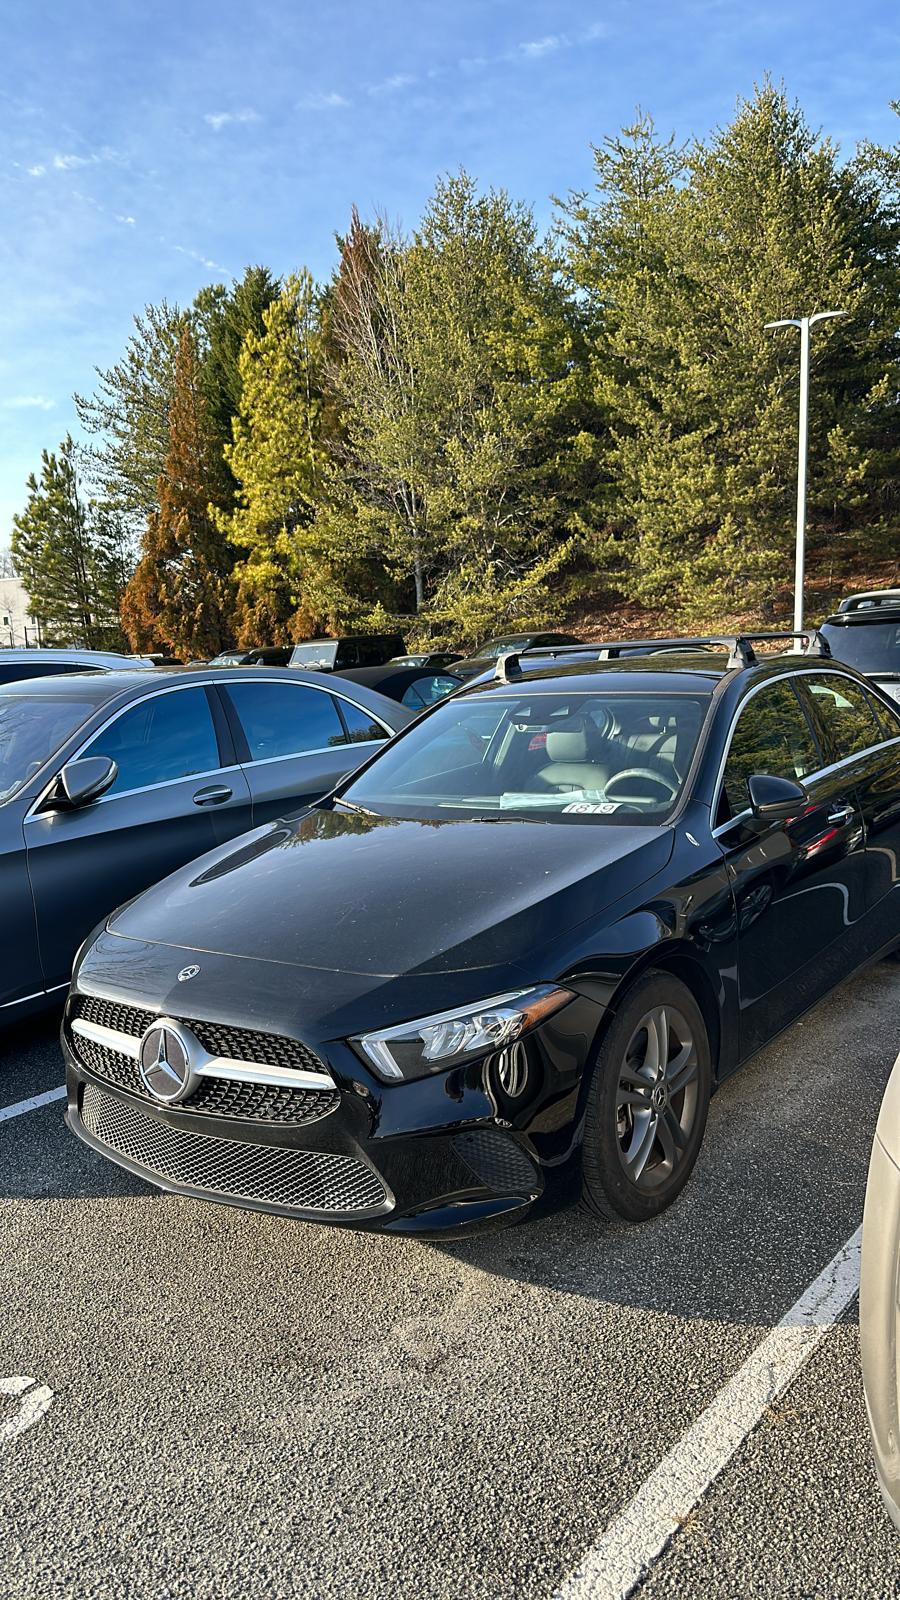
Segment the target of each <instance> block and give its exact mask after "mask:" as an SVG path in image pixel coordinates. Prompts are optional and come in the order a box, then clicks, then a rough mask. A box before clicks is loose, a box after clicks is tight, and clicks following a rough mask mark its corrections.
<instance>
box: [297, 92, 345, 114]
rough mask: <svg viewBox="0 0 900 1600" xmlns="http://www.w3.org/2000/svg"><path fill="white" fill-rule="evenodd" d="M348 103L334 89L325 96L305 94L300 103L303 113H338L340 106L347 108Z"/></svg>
mask: <svg viewBox="0 0 900 1600" xmlns="http://www.w3.org/2000/svg"><path fill="white" fill-rule="evenodd" d="M349 104H350V101H349V100H347V99H345V98H344V96H343V95H342V94H338V92H337V90H336V89H330V90H329V91H328V92H327V93H326V94H307V95H304V97H303V99H302V100H301V101H300V105H301V107H302V109H303V110H304V111H339V110H340V109H341V107H342V106H349Z"/></svg>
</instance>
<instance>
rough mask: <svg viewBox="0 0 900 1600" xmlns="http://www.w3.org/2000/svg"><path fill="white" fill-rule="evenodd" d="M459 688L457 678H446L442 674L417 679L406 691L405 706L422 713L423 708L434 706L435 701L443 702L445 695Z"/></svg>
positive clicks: (404, 696) (436, 673) (437, 673)
mask: <svg viewBox="0 0 900 1600" xmlns="http://www.w3.org/2000/svg"><path fill="white" fill-rule="evenodd" d="M458 688H459V683H458V681H457V679H456V678H445V677H444V676H443V674H442V673H440V672H435V673H432V674H431V675H430V676H428V677H422V678H416V679H415V681H414V682H413V683H411V684H410V685H409V686H408V688H407V689H406V692H405V694H404V695H403V704H404V705H405V706H410V707H411V708H412V710H414V711H420V710H421V709H422V707H423V706H433V705H434V702H435V700H443V698H444V696H445V695H447V694H450V693H451V692H452V691H453V690H454V689H458Z"/></svg>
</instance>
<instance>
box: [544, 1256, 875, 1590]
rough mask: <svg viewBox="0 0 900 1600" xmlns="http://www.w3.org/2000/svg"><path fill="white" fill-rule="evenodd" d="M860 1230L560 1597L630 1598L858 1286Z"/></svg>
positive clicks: (690, 1432) (640, 1492) (704, 1415)
mask: <svg viewBox="0 0 900 1600" xmlns="http://www.w3.org/2000/svg"><path fill="white" fill-rule="evenodd" d="M861 1241H862V1228H857V1230H856V1232H855V1233H854V1235H853V1237H852V1238H851V1239H848V1240H847V1243H846V1244H845V1245H844V1246H843V1247H842V1249H840V1250H839V1251H838V1253H837V1255H836V1256H835V1257H834V1259H833V1260H832V1261H829V1263H828V1265H827V1267H825V1268H824V1270H823V1271H822V1272H820V1274H819V1276H818V1277H817V1278H816V1280H815V1282H814V1283H811V1284H810V1286H809V1288H808V1289H807V1290H806V1291H805V1292H804V1293H803V1294H802V1295H801V1296H800V1299H799V1300H798V1301H797V1303H796V1304H795V1305H793V1306H792V1307H791V1309H790V1311H788V1312H787V1314H786V1315H785V1316H783V1317H782V1319H781V1321H780V1322H779V1324H778V1326H777V1327H776V1328H773V1329H772V1332H771V1333H770V1334H769V1335H768V1337H767V1338H765V1339H764V1340H763V1342H762V1344H760V1345H758V1346H757V1348H756V1349H755V1350H754V1351H753V1353H752V1355H750V1356H748V1358H747V1360H746V1361H745V1362H744V1364H743V1366H742V1367H739V1368H738V1371H737V1372H736V1373H735V1374H734V1376H733V1377H732V1378H730V1379H729V1381H728V1383H726V1384H725V1387H724V1388H723V1389H720V1390H719V1393H718V1394H717V1395H716V1397H715V1399H714V1400H713V1401H712V1402H711V1404H710V1405H708V1406H707V1408H706V1410H705V1411H704V1412H703V1413H702V1414H701V1416H699V1417H698V1418H697V1421H696V1422H694V1423H693V1424H692V1425H691V1427H690V1428H688V1431H687V1433H685V1434H683V1435H682V1437H681V1439H680V1440H679V1441H678V1443H677V1444H676V1445H675V1446H674V1448H673V1449H672V1450H670V1451H669V1454H668V1455H667V1456H665V1457H664V1459H663V1460H662V1461H661V1462H660V1464H659V1466H658V1467H657V1468H656V1469H655V1471H654V1472H652V1473H651V1474H650V1476H649V1478H648V1479H647V1480H646V1482H645V1483H644V1484H643V1485H642V1486H641V1488H640V1489H639V1490H638V1492H637V1494H636V1495H635V1496H634V1499H633V1500H631V1501H629V1503H628V1505H627V1506H626V1507H625V1509H624V1511H622V1512H621V1513H620V1515H619V1516H618V1517H616V1519H615V1521H614V1522H612V1523H610V1525H609V1527H608V1528H607V1529H606V1532H605V1533H604V1534H603V1535H602V1537H601V1538H600V1539H599V1540H598V1542H597V1544H595V1545H594V1546H593V1548H592V1549H590V1550H589V1551H588V1553H587V1555H586V1556H585V1558H584V1560H583V1561H582V1562H581V1564H580V1566H579V1567H577V1568H576V1570H575V1571H574V1572H573V1573H572V1574H571V1575H570V1576H569V1577H568V1578H567V1579H566V1581H565V1582H564V1583H563V1585H562V1587H561V1588H560V1589H559V1590H557V1593H556V1596H555V1600H627V1597H628V1596H629V1595H632V1594H633V1593H634V1591H635V1589H636V1588H637V1586H638V1585H639V1584H640V1583H641V1581H642V1580H643V1579H644V1578H646V1576H647V1573H648V1571H649V1569H650V1568H651V1567H652V1565H653V1563H654V1562H655V1561H656V1560H657V1558H658V1557H659V1556H660V1555H661V1554H662V1553H663V1551H664V1550H665V1548H666V1546H667V1545H668V1544H669V1542H670V1540H671V1539H673V1538H674V1537H675V1535H676V1534H677V1533H678V1531H679V1529H680V1528H681V1526H682V1524H683V1522H684V1519H685V1518H686V1517H687V1515H688V1513H689V1512H690V1511H691V1510H692V1509H693V1507H694V1506H695V1505H696V1504H697V1503H698V1501H699V1500H701V1499H702V1498H703V1496H704V1494H705V1493H706V1492H707V1490H708V1489H709V1488H710V1487H711V1485H712V1484H713V1483H714V1482H715V1480H716V1478H717V1477H718V1476H719V1474H720V1473H721V1472H723V1471H724V1469H725V1467H727V1465H728V1463H729V1461H730V1460H731V1458H732V1456H733V1455H734V1454H735V1451H736V1450H738V1449H739V1447H740V1446H741V1445H742V1444H743V1442H744V1440H745V1439H746V1438H748V1436H749V1435H750V1434H751V1433H752V1432H753V1430H754V1428H756V1427H757V1425H758V1424H759V1422H760V1421H761V1419H762V1417H763V1415H764V1413H765V1411H766V1408H767V1407H768V1406H770V1405H771V1404H772V1402H773V1401H774V1400H777V1398H778V1396H779V1395H780V1394H782V1393H783V1391H784V1390H785V1389H786V1388H787V1386H788V1384H789V1383H790V1382H791V1380H792V1379H793V1378H795V1377H796V1375H797V1373H798V1372H799V1371H800V1368H801V1367H802V1366H803V1365H804V1363H805V1362H806V1361H808V1360H809V1357H810V1356H811V1355H812V1353H813V1351H814V1350H815V1349H816V1347H817V1345H819V1344H820V1343H821V1341H822V1340H823V1339H824V1337H825V1335H826V1333H827V1332H828V1330H829V1328H832V1327H833V1326H834V1324H835V1322H836V1321H837V1319H838V1317H839V1316H840V1315H841V1313H842V1312H843V1311H844V1310H845V1309H846V1307H847V1306H848V1305H849V1304H850V1301H851V1300H852V1299H853V1297H854V1295H855V1294H856V1292H857V1289H858V1287H859V1252H860V1244H861Z"/></svg>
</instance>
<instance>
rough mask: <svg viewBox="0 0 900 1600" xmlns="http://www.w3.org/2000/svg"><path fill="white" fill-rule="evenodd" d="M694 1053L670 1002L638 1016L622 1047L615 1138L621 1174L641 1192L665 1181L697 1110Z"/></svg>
mask: <svg viewBox="0 0 900 1600" xmlns="http://www.w3.org/2000/svg"><path fill="white" fill-rule="evenodd" d="M698 1089H699V1057H698V1051H697V1044H696V1041H695V1039H694V1036H693V1032H692V1030H691V1027H690V1024H689V1023H688V1022H687V1020H686V1018H685V1017H684V1016H683V1015H682V1013H681V1012H680V1011H679V1010H678V1009H677V1007H675V1006H671V1005H657V1006H653V1007H652V1008H651V1010H649V1011H647V1012H646V1013H645V1014H644V1016H642V1017H641V1019H640V1021H639V1022H638V1024H637V1026H636V1027H635V1029H634V1031H633V1033H632V1035H631V1038H630V1040H629V1043H628V1046H627V1048H626V1050H625V1053H624V1056H623V1059H622V1065H621V1068H620V1070H619V1083H618V1090H617V1093H616V1142H617V1145H618V1149H619V1158H620V1160H621V1163H622V1166H623V1168H624V1170H625V1174H626V1177H627V1178H628V1179H629V1180H630V1182H631V1183H633V1184H634V1185H635V1186H636V1188H638V1189H640V1190H641V1191H643V1192H644V1193H652V1192H653V1191H654V1190H655V1189H658V1188H659V1187H660V1186H661V1185H662V1184H664V1183H666V1182H668V1180H669V1179H670V1178H671V1177H672V1174H673V1173H674V1172H675V1171H676V1169H677V1167H678V1166H679V1164H680V1163H681V1161H682V1159H683V1157H684V1155H685V1152H686V1149H687V1146H688V1143H689V1141H690V1136H691V1132H692V1130H693V1127H694V1122H695V1119H696V1116H697V1110H698V1104H699V1095H698Z"/></svg>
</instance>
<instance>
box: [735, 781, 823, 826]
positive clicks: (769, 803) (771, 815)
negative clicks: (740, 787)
mask: <svg viewBox="0 0 900 1600" xmlns="http://www.w3.org/2000/svg"><path fill="white" fill-rule="evenodd" d="M747 792H748V794H749V796H750V807H751V810H752V812H753V815H754V816H755V817H758V818H759V820H760V822H787V820H788V818H789V817H795V816H796V815H797V812H798V811H802V809H803V807H804V806H805V805H808V804H809V795H808V794H807V792H806V790H805V789H804V787H803V785H802V783H794V781H793V779H792V778H773V777H771V776H770V775H769V773H767V772H754V774H753V776H752V778H748V779H747Z"/></svg>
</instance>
